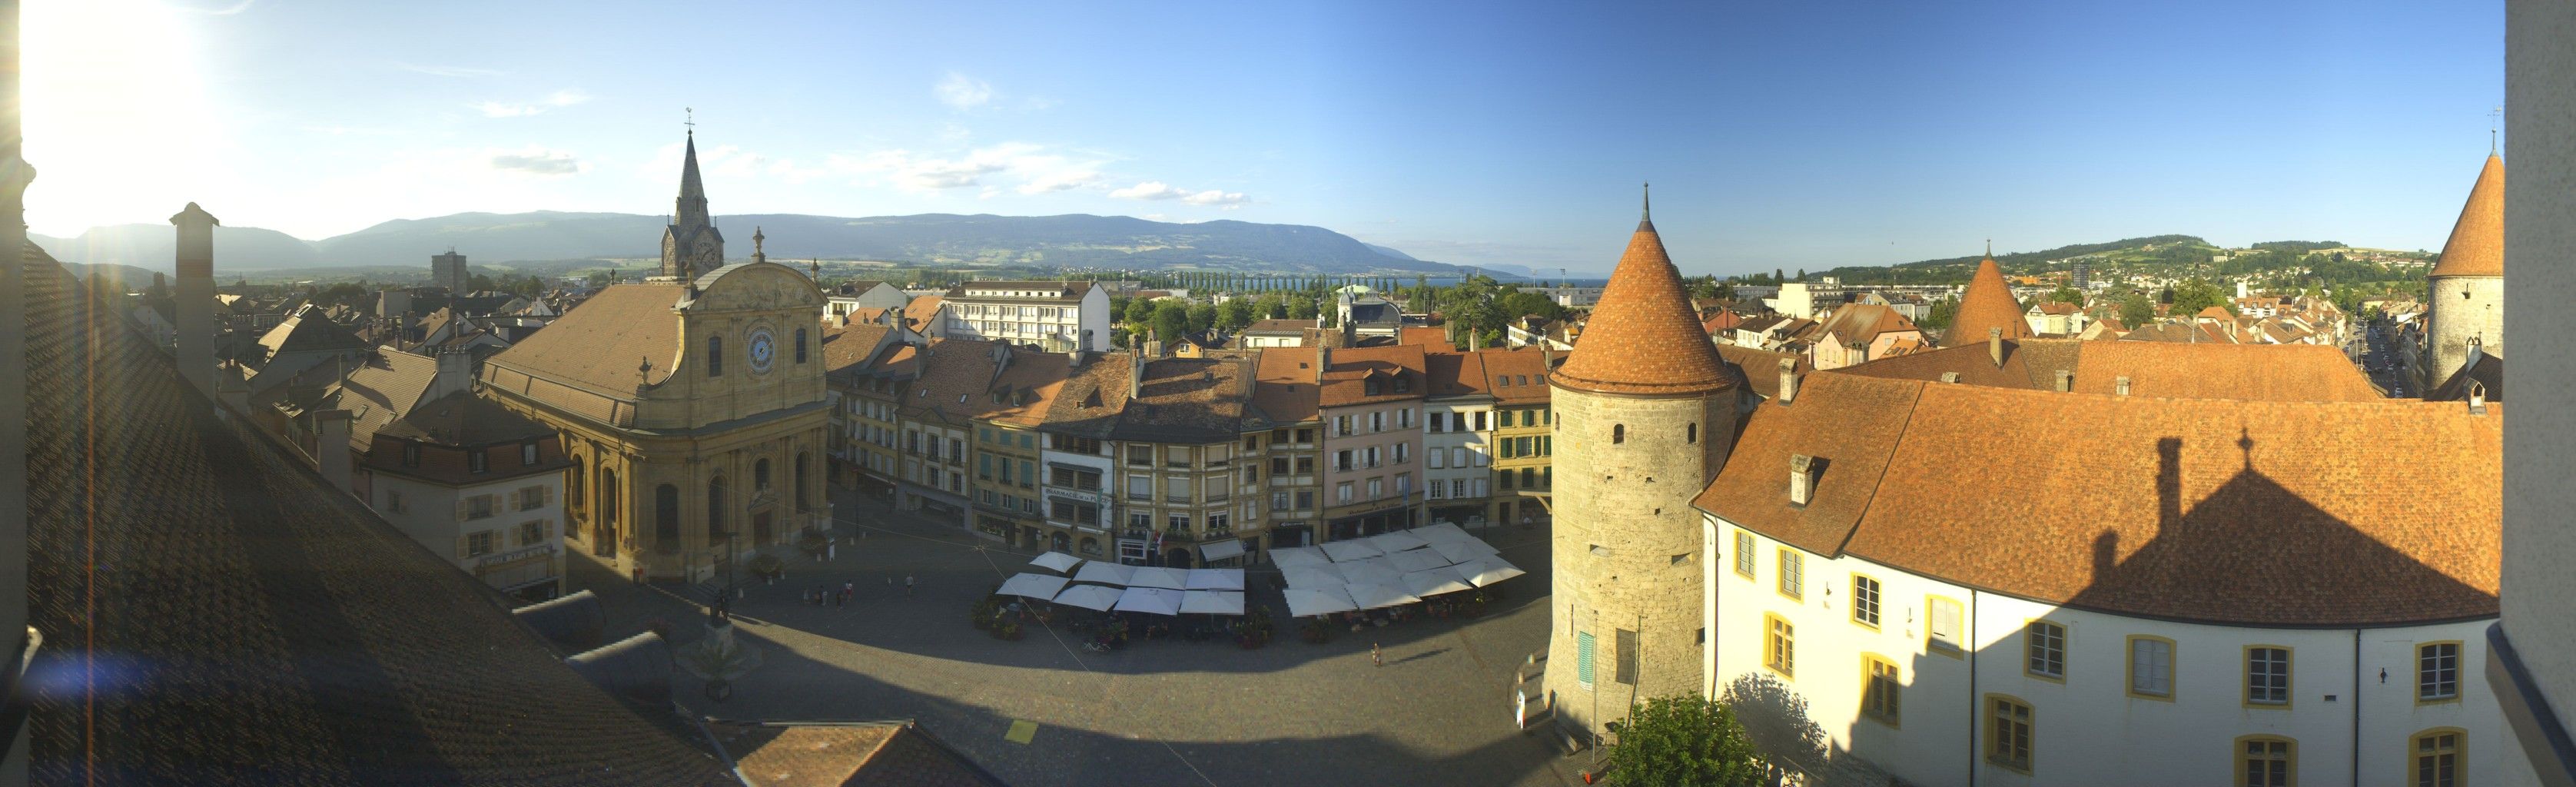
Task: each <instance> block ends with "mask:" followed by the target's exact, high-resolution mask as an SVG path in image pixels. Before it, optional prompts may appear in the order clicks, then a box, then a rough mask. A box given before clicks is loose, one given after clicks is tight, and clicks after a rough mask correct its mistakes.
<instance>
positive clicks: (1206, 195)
mask: <svg viewBox="0 0 2576 787" xmlns="http://www.w3.org/2000/svg"><path fill="white" fill-rule="evenodd" d="M1181 201H1182V202H1187V203H1189V204H1192V205H1219V206H1223V207H1224V208H1225V209H1226V210H1233V209H1235V208H1240V207H1243V206H1244V204H1245V203H1248V202H1251V201H1252V200H1251V199H1250V198H1247V197H1245V196H1243V192H1240V191H1218V190H1216V189H1209V190H1207V191H1202V192H1199V193H1196V194H1192V195H1189V196H1187V197H1182V198H1181Z"/></svg>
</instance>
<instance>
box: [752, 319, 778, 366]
mask: <svg viewBox="0 0 2576 787" xmlns="http://www.w3.org/2000/svg"><path fill="white" fill-rule="evenodd" d="M777 356H778V348H777V347H775V346H773V345H772V344H771V343H770V339H769V329H767V328H757V329H753V330H752V332H751V370H752V371H755V372H766V371H769V362H770V360H771V359H773V358H776V357H777Z"/></svg>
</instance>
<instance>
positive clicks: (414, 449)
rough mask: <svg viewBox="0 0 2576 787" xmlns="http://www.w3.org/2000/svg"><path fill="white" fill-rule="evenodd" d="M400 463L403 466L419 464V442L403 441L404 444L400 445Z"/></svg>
mask: <svg viewBox="0 0 2576 787" xmlns="http://www.w3.org/2000/svg"><path fill="white" fill-rule="evenodd" d="M402 465H403V466H404V467H419V466H420V444H419V443H404V444H403V447H402Z"/></svg>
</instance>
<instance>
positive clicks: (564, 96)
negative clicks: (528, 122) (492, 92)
mask: <svg viewBox="0 0 2576 787" xmlns="http://www.w3.org/2000/svg"><path fill="white" fill-rule="evenodd" d="M589 100H590V96H589V95H588V94H585V93H582V92H581V91H578V90H557V91H555V92H554V94H553V95H549V96H546V98H545V100H544V101H539V102H536V103H532V104H504V103H501V102H498V101H485V102H483V103H480V104H475V105H473V106H474V108H475V109H477V110H481V111H482V112H483V116H484V117H487V118H515V117H527V116H529V115H535V114H539V113H542V112H545V111H546V110H549V109H555V108H558V107H568V106H572V105H574V104H579V103H582V102H584V101H589Z"/></svg>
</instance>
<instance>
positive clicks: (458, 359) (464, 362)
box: [422, 347, 474, 401]
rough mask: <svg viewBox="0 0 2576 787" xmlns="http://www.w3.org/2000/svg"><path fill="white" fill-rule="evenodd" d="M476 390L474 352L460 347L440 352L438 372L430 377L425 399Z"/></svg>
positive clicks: (423, 397) (423, 396)
mask: <svg viewBox="0 0 2576 787" xmlns="http://www.w3.org/2000/svg"><path fill="white" fill-rule="evenodd" d="M471 390H474V354H473V353H470V352H466V351H465V348H462V347H458V348H453V349H449V350H446V351H444V352H440V353H439V354H438V374H437V376H435V377H432V378H430V383H429V393H427V394H424V395H422V399H423V400H424V401H429V400H435V399H437V398H439V397H442V396H446V395H448V394H452V393H457V392H461V391H471Z"/></svg>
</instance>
